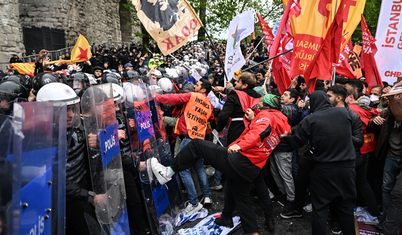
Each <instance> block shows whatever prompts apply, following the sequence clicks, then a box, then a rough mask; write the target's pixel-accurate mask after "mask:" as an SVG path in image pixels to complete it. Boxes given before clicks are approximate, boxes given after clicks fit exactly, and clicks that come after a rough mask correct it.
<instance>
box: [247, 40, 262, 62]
mask: <svg viewBox="0 0 402 235" xmlns="http://www.w3.org/2000/svg"><path fill="white" fill-rule="evenodd" d="M263 39H264V38H261V40H260V42H259V43H258V44H257V46H256V47H255V48H254V50H253V51H252V52H251V53H250V55H249V56H248V57H247V59H246V60H248V59H249V58H250V57H251V55H252V54H253V53H254V51H255V50H256V49H257V47H258V46H259V45H260V44H261V42H262V40H263Z"/></svg>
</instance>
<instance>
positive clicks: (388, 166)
mask: <svg viewBox="0 0 402 235" xmlns="http://www.w3.org/2000/svg"><path fill="white" fill-rule="evenodd" d="M401 170H402V158H398V157H394V156H392V155H391V154H388V155H387V158H386V159H385V165H384V175H383V178H382V207H383V212H384V214H387V212H388V206H389V203H390V202H391V192H392V189H394V186H395V182H396V177H397V176H398V175H399V173H400V172H401Z"/></svg>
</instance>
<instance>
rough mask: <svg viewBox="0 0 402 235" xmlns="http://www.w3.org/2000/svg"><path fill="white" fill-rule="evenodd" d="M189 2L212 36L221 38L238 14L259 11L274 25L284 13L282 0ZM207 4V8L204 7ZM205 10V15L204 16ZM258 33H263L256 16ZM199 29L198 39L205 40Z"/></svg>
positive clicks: (198, 0)
mask: <svg viewBox="0 0 402 235" xmlns="http://www.w3.org/2000/svg"><path fill="white" fill-rule="evenodd" d="M189 3H190V4H191V6H192V7H193V8H194V10H195V11H196V12H197V13H198V15H199V17H200V19H201V21H202V23H203V24H204V27H205V28H206V29H207V30H208V32H209V34H210V35H211V37H214V38H215V39H216V38H219V36H218V35H220V34H221V32H224V31H226V30H227V29H228V28H229V24H230V21H231V20H232V19H233V18H234V17H235V16H236V15H238V14H240V13H242V12H244V11H248V10H253V11H254V12H256V13H257V12H258V13H259V14H260V15H261V16H262V17H263V18H264V19H265V20H266V21H267V23H268V24H270V25H271V26H273V24H274V23H275V22H276V20H278V19H280V17H281V16H282V14H283V10H284V8H283V4H282V0H271V1H261V0H214V1H207V0H189ZM204 6H205V8H204ZM204 12H205V17H204ZM254 21H255V29H256V35H262V31H261V28H260V27H259V23H258V20H257V16H255V20H254ZM201 31H202V30H200V31H199V35H198V37H199V38H198V40H199V41H200V40H204V39H205V34H204V33H203V32H201Z"/></svg>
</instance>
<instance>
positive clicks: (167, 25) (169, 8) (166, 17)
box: [140, 0, 179, 31]
mask: <svg viewBox="0 0 402 235" xmlns="http://www.w3.org/2000/svg"><path fill="white" fill-rule="evenodd" d="M140 2H141V11H142V12H144V14H145V15H146V16H147V17H148V19H150V20H151V21H152V23H154V24H159V27H160V28H162V29H163V30H164V31H168V30H169V29H171V28H172V27H173V26H174V25H175V24H176V22H177V20H178V18H179V16H178V14H179V8H178V5H179V0H140Z"/></svg>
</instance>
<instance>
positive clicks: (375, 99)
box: [370, 94, 380, 102]
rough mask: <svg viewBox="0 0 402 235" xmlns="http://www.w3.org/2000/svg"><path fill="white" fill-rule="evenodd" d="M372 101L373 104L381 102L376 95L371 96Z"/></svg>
mask: <svg viewBox="0 0 402 235" xmlns="http://www.w3.org/2000/svg"><path fill="white" fill-rule="evenodd" d="M370 100H371V102H378V101H380V99H379V97H378V96H376V95H374V94H371V95H370Z"/></svg>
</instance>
